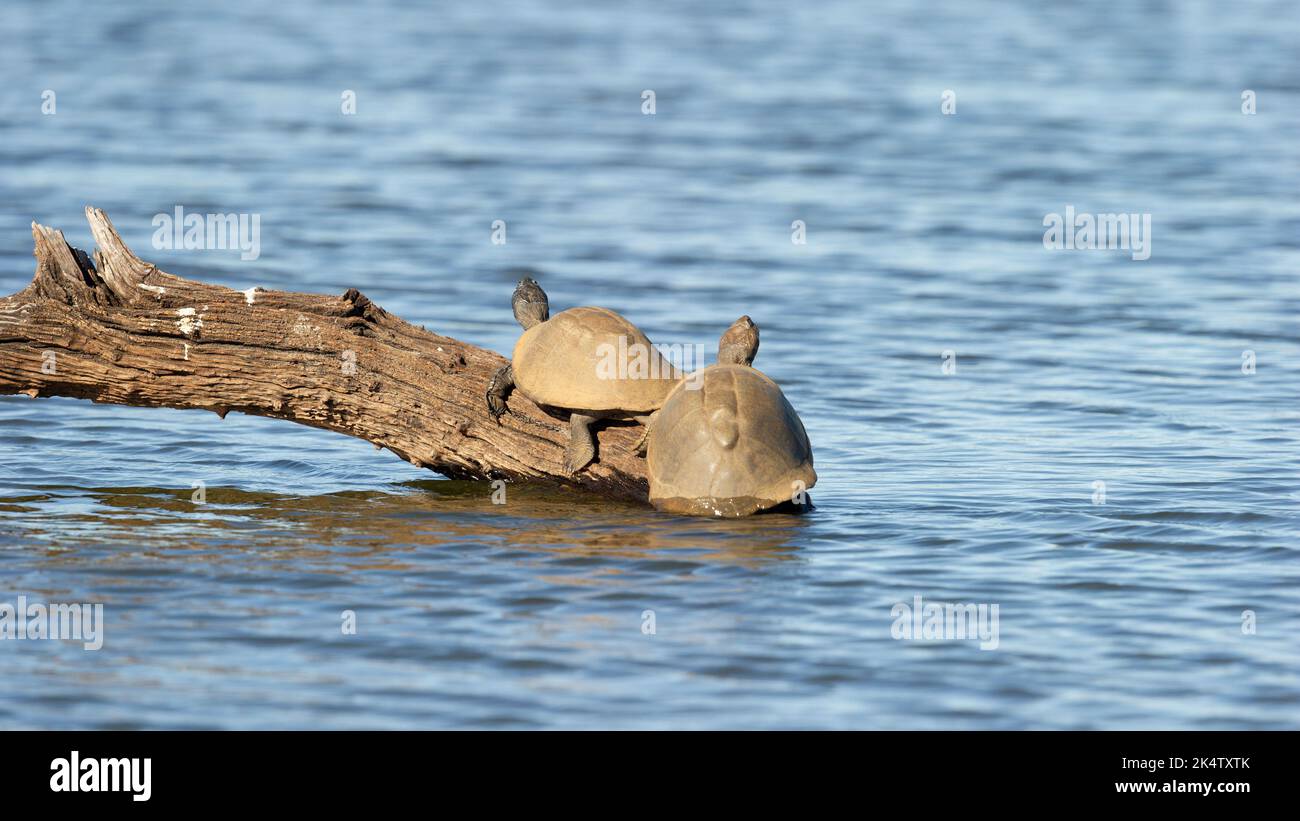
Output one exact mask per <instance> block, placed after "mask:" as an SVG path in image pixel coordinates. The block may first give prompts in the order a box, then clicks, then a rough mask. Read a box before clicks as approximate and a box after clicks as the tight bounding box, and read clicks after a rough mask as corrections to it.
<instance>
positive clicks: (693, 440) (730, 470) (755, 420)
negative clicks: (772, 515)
mask: <svg viewBox="0 0 1300 821" xmlns="http://www.w3.org/2000/svg"><path fill="white" fill-rule="evenodd" d="M646 459H647V462H648V469H649V470H648V472H649V475H650V501H651V502H652V503H653V504H654V505H655V507H657V508H659V509H661V510H667V511H670V512H673V513H688V514H692V515H706V516H746V515H748V514H750V513H755V512H757V511H759V510H764V509H766V508H770V507H775V506H777V505H779V504H781V503H783V502H789V501H791V500H792V498H793V497H794V496H795V494H796V493H798V492H799V491H800V490H801V489H804V490H806V489H807V488H811V487H812V486H813V485H814V484H816V483H817V473H816V471H814V470H813V456H812V445H810V444H809V442H808V434H807V433H806V432H805V431H804V428H803V423H802V422H801V421H799V415H798V414H796V413H795V411H794V408H793V407H791V406H790V403H789V401H787V400H786V398H785V394H783V393H781V389H780V388H779V387H778V386H777V384H776V383H775V382H773V381H772V380H771V379H769V378H768V377H767V376H765V375H764V374H762V373H761V372H759V371H757V370H755V369H754V368H752V367H749V366H748V365H713V366H711V367H708V368H705V369H704V370H703V371H699V372H697V373H695V374H692V375H691V376H689V377H687V378H686V379H685V380H684V381H682V382H681V383H680V384H678V385H677V387H676V388H674V389H673V392H672V393H671V394H670V395H669V397H668V399H667V400H666V401H665V402H664V406H663V407H662V408H661V409H660V411H659V416H658V418H657V420H656V421H655V425H654V431H653V433H652V434H651V437H650V444H649V448H648V449H647V453H646Z"/></svg>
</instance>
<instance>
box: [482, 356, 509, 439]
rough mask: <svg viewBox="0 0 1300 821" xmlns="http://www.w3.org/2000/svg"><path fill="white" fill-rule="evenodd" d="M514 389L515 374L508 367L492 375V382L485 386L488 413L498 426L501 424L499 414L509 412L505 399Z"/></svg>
mask: <svg viewBox="0 0 1300 821" xmlns="http://www.w3.org/2000/svg"><path fill="white" fill-rule="evenodd" d="M514 388H515V372H514V371H513V370H512V369H511V368H510V366H509V365H506V366H505V367H503V368H501V369H499V370H498V371H497V372H496V373H494V374H492V381H491V382H489V383H488V386H487V406H488V413H490V414H492V418H493V419H495V420H496V422H497V424H498V425H499V424H501V414H503V413H505V412H506V411H507V410H509V408H508V407H507V406H506V399H507V398H508V397H509V396H510V391H512V390H514Z"/></svg>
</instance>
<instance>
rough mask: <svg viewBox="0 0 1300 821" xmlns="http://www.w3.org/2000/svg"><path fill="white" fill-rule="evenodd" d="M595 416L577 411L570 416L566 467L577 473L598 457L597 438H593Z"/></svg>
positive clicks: (565, 452) (565, 457)
mask: <svg viewBox="0 0 1300 821" xmlns="http://www.w3.org/2000/svg"><path fill="white" fill-rule="evenodd" d="M595 421H596V417H594V416H583V415H582V414H580V413H575V414H573V415H572V416H570V417H569V447H568V448H567V449H566V450H565V451H564V469H565V470H566V471H568V472H569V473H577V472H578V471H580V470H582V469H583V468H584V467H586V466H587V465H588V464H589V463H590V462H591V460H592V459H595V458H596V440H594V439H592V438H591V423H592V422H595Z"/></svg>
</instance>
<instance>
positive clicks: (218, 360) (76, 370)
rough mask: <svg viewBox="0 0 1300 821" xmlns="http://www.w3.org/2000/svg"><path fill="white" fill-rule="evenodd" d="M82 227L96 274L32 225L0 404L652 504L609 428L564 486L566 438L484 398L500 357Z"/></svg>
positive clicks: (6, 332) (624, 436) (90, 212)
mask: <svg viewBox="0 0 1300 821" xmlns="http://www.w3.org/2000/svg"><path fill="white" fill-rule="evenodd" d="M86 217H87V219H88V220H89V222H90V229H91V232H92V234H93V235H94V238H95V242H96V243H97V244H98V246H99V249H98V250H97V251H96V252H95V254H94V258H93V260H92V259H91V258H90V257H88V256H87V255H86V254H85V252H83V251H81V250H78V249H76V248H73V247H71V246H70V245H68V243H67V242H66V241H65V240H64V238H63V233H62V232H61V231H58V230H56V229H53V228H47V227H45V226H42V225H37V224H36V223H32V235H33V236H34V237H35V240H36V260H37V264H36V276H35V278H34V279H33V280H32V283H31V285H29V286H28V287H27V288H26V289H24V290H23V291H21V292H19V293H17V294H14V295H12V296H8V297H3V298H0V394H16V393H24V394H27V395H28V396H31V397H33V398H35V397H38V396H68V397H76V398H81V399H90V400H93V401H95V402H105V403H110V404H117V405H136V406H141V407H168V408H198V409H204V410H209V411H213V412H215V413H217V414H218V415H219V416H221V417H222V418H224V417H225V415H226V414H227V413H228V412H231V411H238V412H240V413H247V414H254V415H257V416H267V417H272V418H275V419H287V420H289V421H292V422H298V423H301V424H304V425H311V426H313V427H318V428H324V429H326V430H332V431H337V432H339V433H346V434H348V435H351V436H357V437H360V438H362V439H365V440H367V441H370V442H373V443H374V444H375V445H376V446H377V447H385V448H388V449H389V450H391V451H392V452H393V453H395V454H397V455H398V456H400V457H401V458H403V459H406V460H408V461H410V462H411V463H412V464H414V465H417V466H419V467H424V468H428V469H430V470H434V471H437V472H438V473H441V474H443V475H446V476H450V477H453V478H458V479H474V478H477V479H505V480H507V481H527V480H548V481H552V482H563V483H568V484H574V485H580V486H582V487H585V488H588V489H591V490H594V491H597V492H599V493H603V494H606V495H611V496H618V497H624V498H634V499H640V500H644V499H645V498H646V494H647V488H646V480H645V461H644V460H643V459H640V458H638V457H636V456H635V455H634V454H633V453H632V445H633V443H634V442H635V441H636V438H637V433H638V431H637V429H636V428H634V427H629V426H607V427H606V428H605V429H602V430H600V431H599V433H598V442H599V445H598V446H599V458H598V461H597V462H595V463H594V464H592V465H589V466H588V467H587V468H586V469H584V470H582V471H580V472H579V473H578V474H576V475H574V476H569V475H567V474H565V472H564V467H563V464H564V444H565V442H567V440H568V435H569V428H568V425H567V424H565V423H562V422H561V421H559V420H556V419H553V418H551V417H550V416H548V415H546V413H544V412H543V411H542V410H540V409H539V408H538V407H537V406H536V405H534V404H533V403H532V402H530V401H529V400H528V399H527V398H525V397H524V396H523V395H522V394H520V393H518V392H515V393H514V394H513V395H512V396H511V397H510V413H508V414H506V415H505V416H504V417H502V419H501V423H500V424H498V423H497V422H496V421H494V420H493V419H492V417H491V416H490V415H489V414H488V412H487V407H486V405H485V403H484V390H485V388H486V386H487V383H488V381H489V379H491V377H492V374H493V372H494V371H495V370H496V369H497V368H498V367H500V366H501V365H502V364H504V362H505V360H504V359H503V358H502V357H501V356H499V355H497V354H495V353H493V352H491V351H487V350H484V349H482V348H478V347H475V346H474V345H470V344H467V343H465V342H460V341H458V340H455V339H452V338H450V337H446V336H439V335H438V334H435V333H430V332H428V331H426V330H424V329H423V328H420V327H417V326H414V325H411V324H410V323H408V322H405V321H403V320H402V319H399V318H398V317H395V316H393V315H392V314H389V313H388V312H386V311H384V310H383V309H382V308H380V307H379V306H378V305H376V304H374V303H373V302H371V301H370V300H369V299H367V298H366V297H365V296H363V295H362V294H361V293H360V292H359V291H357V290H356V289H355V288H353V289H350V290H348V292H347V293H345V294H343V295H342V296H323V295H313V294H300V293H291V292H288V291H273V290H262V289H256V288H255V289H250V290H248V291H235V290H231V289H229V288H224V287H221V286H218V285H209V284H206V283H203V282H196V281H193V280H188V279H183V278H181V277H177V276H173V275H172V274H168V273H166V272H164V271H161V270H159V269H158V268H157V267H155V266H154V265H151V264H149V263H147V262H144V261H143V260H141V259H140V258H139V257H137V256H136V255H135V254H134V253H132V252H131V250H130V249H129V248H128V247H127V246H126V244H125V243H124V242H123V241H122V238H121V237H120V236H118V234H117V231H115V230H114V229H113V225H112V223H111V222H109V219H108V216H107V215H106V214H105V213H104V212H103V211H100V210H99V209H97V208H87V209H86ZM507 297H508V294H507V295H505V296H503V302H502V306H503V307H502V316H505V317H508V316H509V315H510V313H509V311H508V310H507V309H506V307H505V306H506V304H507V301H508V300H507Z"/></svg>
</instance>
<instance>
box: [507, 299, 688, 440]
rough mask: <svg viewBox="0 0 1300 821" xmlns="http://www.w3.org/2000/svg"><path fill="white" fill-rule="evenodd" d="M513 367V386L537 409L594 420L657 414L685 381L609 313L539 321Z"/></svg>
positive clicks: (564, 314) (578, 312) (581, 312)
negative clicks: (614, 415) (584, 413)
mask: <svg viewBox="0 0 1300 821" xmlns="http://www.w3.org/2000/svg"><path fill="white" fill-rule="evenodd" d="M511 365H512V367H513V370H514V375H515V387H516V388H517V389H518V390H520V391H523V393H524V395H525V396H527V397H528V398H529V399H531V400H533V401H534V402H536V403H537V404H539V405H546V406H549V407H553V408H560V409H564V410H573V411H592V412H593V413H595V414H596V415H601V414H610V413H623V414H634V413H649V412H650V411H653V410H656V409H658V408H659V407H660V406H661V405H663V403H664V400H665V399H667V398H668V394H669V393H671V392H672V389H673V388H674V387H675V386H676V385H677V383H678V381H680V380H681V378H682V373H681V372H680V371H678V370H677V369H676V368H674V367H673V366H672V364H671V363H670V362H669V361H668V360H666V359H664V358H663V356H662V355H660V353H659V351H658V349H657V348H655V347H654V345H652V344H651V343H650V340H649V339H647V338H646V335H645V334H643V333H641V331H640V329H639V328H637V327H636V326H635V325H633V324H632V323H631V322H628V321H627V320H626V319H624V318H623V317H621V316H619V315H618V314H616V313H614V312H613V311H611V310H608V309H606V308H590V307H583V308H570V309H569V310H567V311H561V312H560V313H558V314H556V315H555V316H553V317H551V318H550V319H548V320H546V321H545V322H539V323H538V324H536V325H534V326H533V327H531V328H529V329H528V330H526V331H524V333H523V335H522V336H520V337H519V341H518V342H517V343H515V351H514V357H513V359H512V362H511ZM620 365H621V366H622V367H621V368H620Z"/></svg>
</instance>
